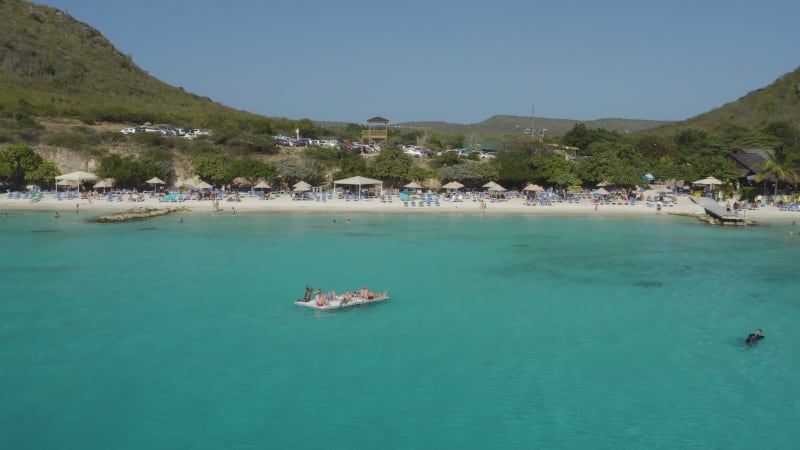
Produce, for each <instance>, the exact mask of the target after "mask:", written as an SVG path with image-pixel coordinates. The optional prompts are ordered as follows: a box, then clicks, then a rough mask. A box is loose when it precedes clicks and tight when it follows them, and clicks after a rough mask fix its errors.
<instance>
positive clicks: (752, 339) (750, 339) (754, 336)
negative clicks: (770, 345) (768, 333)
mask: <svg viewBox="0 0 800 450" xmlns="http://www.w3.org/2000/svg"><path fill="white" fill-rule="evenodd" d="M762 339H764V332H763V331H762V330H761V328H759V329H757V330H756V332H755V333H750V334H748V335H747V339H745V340H744V341H745V342H746V343H748V344H755V343H756V342H758V341H760V340H762Z"/></svg>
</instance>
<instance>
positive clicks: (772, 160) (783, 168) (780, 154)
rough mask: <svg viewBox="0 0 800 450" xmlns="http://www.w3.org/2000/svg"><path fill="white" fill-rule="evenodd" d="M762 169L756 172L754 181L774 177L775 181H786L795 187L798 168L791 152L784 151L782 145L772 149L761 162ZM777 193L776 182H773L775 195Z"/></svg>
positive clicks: (799, 168) (799, 167)
mask: <svg viewBox="0 0 800 450" xmlns="http://www.w3.org/2000/svg"><path fill="white" fill-rule="evenodd" d="M761 168H762V169H763V171H762V172H761V173H758V174H756V181H758V182H762V181H764V180H767V179H770V178H772V179H775V180H777V181H779V182H780V181H788V182H790V183H792V184H794V186H795V188H796V187H797V181H798V175H797V172H798V170H800V166H798V164H797V161H796V160H795V159H793V157H792V154H791V153H790V152H788V151H786V150H785V149H784V148H783V147H778V148H776V149H775V151H773V152H772V153H771V154H770V155H769V157H768V158H767V159H766V160H764V162H762V163H761ZM777 194H778V183H777V182H776V183H775V195H777Z"/></svg>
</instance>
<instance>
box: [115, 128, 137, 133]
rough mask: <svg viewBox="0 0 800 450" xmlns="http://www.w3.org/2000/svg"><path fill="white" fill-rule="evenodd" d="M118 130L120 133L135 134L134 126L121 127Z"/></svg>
mask: <svg viewBox="0 0 800 450" xmlns="http://www.w3.org/2000/svg"><path fill="white" fill-rule="evenodd" d="M119 132H120V133H122V134H135V133H136V128H123V129H121V130H119Z"/></svg>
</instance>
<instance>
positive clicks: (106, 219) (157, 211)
mask: <svg viewBox="0 0 800 450" xmlns="http://www.w3.org/2000/svg"><path fill="white" fill-rule="evenodd" d="M188 211H189V209H188V208H133V209H129V210H127V211H123V212H119V213H114V214H108V215H105V216H100V217H98V218H96V219H94V221H95V222H98V223H118V222H131V221H133V220H144V219H150V218H152V217H159V216H166V215H167V214H172V213H176V212H188Z"/></svg>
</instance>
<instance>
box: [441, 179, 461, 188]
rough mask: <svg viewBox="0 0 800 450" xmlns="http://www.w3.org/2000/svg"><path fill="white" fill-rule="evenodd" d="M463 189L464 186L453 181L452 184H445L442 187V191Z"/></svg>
mask: <svg viewBox="0 0 800 450" xmlns="http://www.w3.org/2000/svg"><path fill="white" fill-rule="evenodd" d="M463 187H464V185H463V184H461V183H459V182H458V181H451V182H449V183H447V184H445V185H444V186H442V189H461V188H463Z"/></svg>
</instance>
